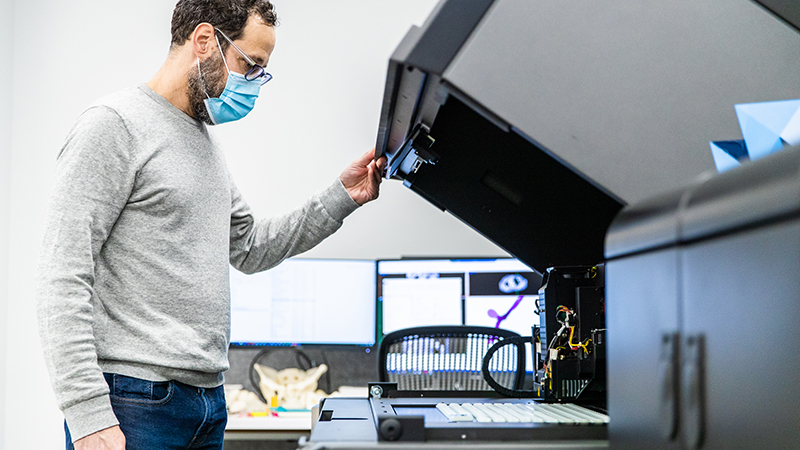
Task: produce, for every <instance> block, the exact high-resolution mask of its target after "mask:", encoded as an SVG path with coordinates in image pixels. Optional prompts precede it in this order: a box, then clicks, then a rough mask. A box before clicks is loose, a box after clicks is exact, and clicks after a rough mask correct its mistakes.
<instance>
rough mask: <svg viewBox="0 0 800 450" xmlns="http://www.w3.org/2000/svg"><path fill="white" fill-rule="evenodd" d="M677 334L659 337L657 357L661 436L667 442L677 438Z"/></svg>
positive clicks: (678, 365)
mask: <svg viewBox="0 0 800 450" xmlns="http://www.w3.org/2000/svg"><path fill="white" fill-rule="evenodd" d="M678 342H679V335H678V333H666V334H664V335H663V336H662V337H661V354H660V356H659V369H660V370H659V376H660V377H661V379H660V383H659V385H660V387H661V403H660V411H659V414H660V416H661V421H660V422H661V424H662V433H661V434H662V436H663V437H664V438H665V439H667V440H670V441H672V440H675V438H676V437H677V436H678V411H679V408H678V405H679V404H680V398H679V396H678V395H679V383H678V379H679V373H678V368H679V367H680V364H679V362H680V359H679V355H678Z"/></svg>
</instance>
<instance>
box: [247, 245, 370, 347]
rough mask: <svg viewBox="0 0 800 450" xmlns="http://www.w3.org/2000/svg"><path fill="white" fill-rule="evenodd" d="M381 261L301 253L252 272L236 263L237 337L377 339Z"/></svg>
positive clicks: (273, 341)
mask: <svg viewBox="0 0 800 450" xmlns="http://www.w3.org/2000/svg"><path fill="white" fill-rule="evenodd" d="M375 265H376V262H375V261H373V260H369V261H366V260H333V259H299V258H297V259H287V260H286V261H283V262H282V263H281V264H279V265H278V266H276V267H274V268H272V269H270V270H267V271H265V272H260V273H256V274H252V275H246V274H243V273H241V272H239V271H238V270H236V269H234V268H233V267H231V343H232V344H234V345H287V344H335V345H374V344H375V335H376V333H375V289H376V283H375Z"/></svg>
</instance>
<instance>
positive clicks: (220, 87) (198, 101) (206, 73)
mask: <svg viewBox="0 0 800 450" xmlns="http://www.w3.org/2000/svg"><path fill="white" fill-rule="evenodd" d="M227 80H228V74H227V72H226V70H225V65H224V63H223V62H222V58H221V57H220V56H219V54H217V55H216V56H211V57H209V58H206V60H205V61H201V62H200V67H199V70H198V65H197V64H195V66H194V68H193V69H192V70H190V71H189V108H190V109H191V111H192V115H193V116H194V118H195V119H196V120H199V121H201V122H205V123H207V124H209V125H214V122H212V121H211V116H209V115H208V110H207V109H206V105H205V103H204V102H203V101H204V100H205V99H206V98H209V97H210V98H217V97H219V96H220V95H222V91H224V90H225V83H226V82H227Z"/></svg>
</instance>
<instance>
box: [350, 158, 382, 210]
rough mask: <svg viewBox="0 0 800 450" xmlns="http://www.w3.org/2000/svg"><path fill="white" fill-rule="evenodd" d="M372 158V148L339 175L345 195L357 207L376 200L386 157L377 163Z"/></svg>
mask: <svg viewBox="0 0 800 450" xmlns="http://www.w3.org/2000/svg"><path fill="white" fill-rule="evenodd" d="M374 157H375V149H374V148H373V149H372V150H370V151H368V152H367V153H364V154H363V155H362V156H361V157H360V158H358V159H357V160H355V161H353V162H352V163H351V164H350V165H349V166H347V168H346V169H344V171H343V172H342V174H341V175H339V179H340V180H342V184H343V185H344V187H345V189H347V193H348V194H350V198H352V199H353V200H355V202H356V203H358V204H359V205H363V204H364V203H367V202H369V201H372V200H375V199H376V198H378V191H379V188H380V184H381V180H382V178H381V176H382V173H383V168H384V167H385V166H386V157H385V156H382V157H381V158H379V159H378V160H377V161H373V160H372V159H373V158H374Z"/></svg>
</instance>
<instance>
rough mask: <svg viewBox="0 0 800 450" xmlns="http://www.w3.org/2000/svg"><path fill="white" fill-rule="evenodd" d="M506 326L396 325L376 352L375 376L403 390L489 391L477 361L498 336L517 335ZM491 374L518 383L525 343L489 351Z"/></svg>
mask: <svg viewBox="0 0 800 450" xmlns="http://www.w3.org/2000/svg"><path fill="white" fill-rule="evenodd" d="M519 336H520V335H519V334H517V333H515V332H513V331H508V330H501V329H497V328H490V327H478V326H431V327H415V328H406V329H403V330H398V331H395V332H392V333H389V334H387V335H386V336H384V338H383V340H382V341H381V344H380V347H379V353H378V365H379V366H378V374H379V378H380V381H383V382H393V383H397V388H398V389H399V390H405V391H489V390H492V388H491V387H490V386H489V384H487V383H486V381H485V380H484V378H483V376H482V374H481V366H482V363H483V356H484V355H485V354H486V351H487V350H489V348H490V347H491V346H492V345H494V344H495V343H496V342H497V341H499V340H504V339H509V338H513V337H519ZM488 371H489V373H490V376H491V377H492V378H493V379H494V380H496V381H497V382H498V383H499V384H500V385H502V386H505V387H507V388H510V389H521V387H522V384H523V382H524V380H525V348H524V345H523V344H521V343H519V344H515V345H505V346H503V347H501V348H500V349H499V350H498V351H497V352H495V354H494V355H493V356H492V359H491V361H490V364H489V365H488Z"/></svg>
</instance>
